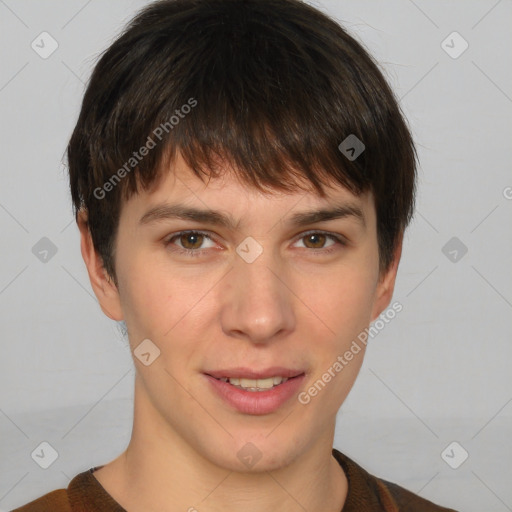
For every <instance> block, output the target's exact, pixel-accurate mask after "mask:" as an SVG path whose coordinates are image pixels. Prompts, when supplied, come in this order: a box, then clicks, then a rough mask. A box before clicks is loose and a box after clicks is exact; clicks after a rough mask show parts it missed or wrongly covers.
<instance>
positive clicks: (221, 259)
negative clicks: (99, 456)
mask: <svg viewBox="0 0 512 512" xmlns="http://www.w3.org/2000/svg"><path fill="white" fill-rule="evenodd" d="M68 160H69V172H70V182H71V194H72V198H73V202H74V205H75V208H76V215H77V223H78V226H79V229H80V233H81V249H82V255H83V258H84V261H85V264H86V266H87V270H88V273H89V277H90V281H91V285H92V287H93V289H94V292H95V294H96V296H97V298H98V301H99V303H100V305H101V308H102V310H103V311H104V313H105V314H106V315H107V316H108V317H110V318H111V319H113V320H116V321H121V320H123V321H124V322H125V323H126V327H127V333H128V337H129V342H130V346H131V349H132V352H133V355H134V358H133V360H134V364H135V366H136V369H137V372H136V379H135V409H134V411H135V412H134V422H133V431H132V437H131V441H130V443H129V445H128V447H127V449H126V451H125V452H124V453H122V454H121V455H120V456H119V457H117V458H116V459H115V460H113V461H111V462H109V463H108V464H105V465H103V466H100V467H99V468H91V469H89V470H88V471H84V472H83V473H80V474H78V475H77V476H75V477H74V478H73V479H72V481H71V482H70V484H69V486H68V488H67V489H66V490H64V489H60V490H57V491H54V492H52V493H49V494H47V495H45V496H43V497H41V498H39V499H37V500H35V501H33V502H31V503H29V504H27V505H25V506H23V507H21V508H19V509H17V510H19V511H24V512H28V511H39V510H41V511H42V510H52V511H107V510H108V511H114V510H115V511H122V510H126V511H129V512H138V511H140V512H150V511H159V512H164V511H167V512H174V511H189V512H192V511H196V510H198V511H210V512H220V511H222V512H232V511H239V510H240V509H242V510H244V511H245V512H264V511H265V512H266V511H268V510H278V511H280V512H292V511H294V512H295V511H306V510H307V511H310V512H320V511H322V512H338V511H341V510H343V511H344V512H350V511H356V510H357V511H387V512H391V511H411V512H413V511H414V512H419V511H443V510H444V511H446V510H448V509H445V508H441V507H439V506H437V505H435V504H433V503H431V502H430V501H427V500H425V499H422V498H421V497H419V496H417V495H415V494H413V493H411V492H409V491H407V490H405V489H403V488H401V487H399V486H397V485H395V484H392V483H389V482H387V481H384V480H381V479H379V478H377V477H374V476H372V475H370V474H368V473H367V472H366V471H365V470H364V469H363V468H361V467H360V466H358V465H357V464H356V463H355V462H354V461H352V460H351V459H349V458H348V457H347V456H345V455H343V454H342V453H340V452H339V451H337V450H333V439H334V431H335V420H336V414H337V412H338V410H339V408H340V406H341V405H342V403H343V401H344V400H345V398H346V397H347V395H348V393H349V391H350V389H351V387H352V385H353V384H354V381H355V379H356V377H357V374H358V372H359V369H360V367H361V364H362V361H363V355H364V352H365V343H361V342H360V341H359V343H358V345H357V346H358V347H359V350H354V349H353V347H354V342H355V341H356V340H361V339H362V338H361V336H360V334H361V333H362V332H364V331H365V329H366V328H367V327H368V326H369V324H370V322H371V321H373V320H375V319H377V317H378V316H379V315H380V314H381V313H383V311H384V310H385V309H386V308H387V307H388V306H389V305H390V301H391V298H392V294H393V288H394V283H395V277H396V272H397V268H398V263H399V260H400V256H401V247H402V237H403V233H404V229H405V228H406V226H407V225H408V223H409V221H410V218H411V215H412V211H413V205H414V192H415V173H416V170H415V169H416V167H415V164H416V155H415V149H414V145H413V142H412V139H411V135H410V132H409V130H408V128H407V126H406V124H405V122H404V119H403V118H402V115H401V113H400V110H399V107H398V105H397V102H396V100H395V98H394V96H393V94H392V92H391V90H390V88H389V86H388V85H387V83H386V81H385V80H384V78H383V76H382V74H381V73H380V72H379V70H378V68H377V66H376V64H375V63H374V62H373V60H372V59H371V57H370V56H369V55H368V54H367V53H366V51H365V50H364V49H363V48H362V47H361V45H360V44H358V43H357V42H356V41H355V40H354V39H353V38H352V37H350V36H349V35H348V34H347V33H346V32H345V31H344V30H343V29H342V28H341V27H340V26H339V25H338V24H337V23H335V22H334V21H332V20H330V19H329V18H328V17H326V16H325V15H324V14H322V13H320V12H319V11H317V10H316V9H314V8H312V7H310V6H308V5H307V4H304V3H301V2H300V1H298V0H245V1H240V0H164V1H160V2H156V3H153V4H151V5H149V6H148V7H147V8H146V9H144V10H143V11H142V12H141V13H139V15H138V16H137V17H136V18H135V19H134V20H133V21H132V22H131V23H130V25H129V26H128V28H127V29H126V31H125V32H124V33H123V35H122V36H120V37H119V38H118V39H117V40H116V41H115V42H114V43H113V44H112V46H111V47H110V48H109V49H108V50H107V51H106V52H105V53H104V54H103V56H102V58H101V59H100V61H99V63H98V64H97V66H96V68H95V70H94V73H93V76H92V78H91V80H90V83H89V85H88V88H87V91H86V94H85V97H84V101H83V105H82V110H81V113H80V117H79V119H78V123H77V125H76V128H75V131H74V133H73V135H72V138H71V140H70V143H69V147H68ZM348 352H350V353H352V356H350V357H348V356H347V353H348Z"/></svg>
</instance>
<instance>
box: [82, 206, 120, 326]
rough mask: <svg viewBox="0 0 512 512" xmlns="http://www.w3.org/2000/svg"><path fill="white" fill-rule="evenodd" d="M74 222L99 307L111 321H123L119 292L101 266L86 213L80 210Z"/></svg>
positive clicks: (100, 259)
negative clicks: (78, 231)
mask: <svg viewBox="0 0 512 512" xmlns="http://www.w3.org/2000/svg"><path fill="white" fill-rule="evenodd" d="M76 222H77V225H78V229H79V230H80V249H81V252H82V258H83V259H84V262H85V266H86V268H87V273H88V274H89V280H90V282H91V286H92V289H93V291H94V294H95V295H96V298H97V299H98V302H99V304H100V307H101V309H102V311H103V313H105V315H107V316H108V317H109V318H111V319H112V320H116V321H120V320H123V313H122V309H121V303H120V300H119V292H118V289H117V287H116V286H115V284H114V283H113V282H112V279H111V278H110V276H109V275H108V273H107V271H106V270H105V268H104V266H103V261H102V258H101V256H100V255H99V254H98V253H97V251H96V248H95V247H94V243H93V240H92V236H91V232H90V230H89V224H88V220H87V212H86V211H85V210H80V211H79V212H78V214H77V218H76Z"/></svg>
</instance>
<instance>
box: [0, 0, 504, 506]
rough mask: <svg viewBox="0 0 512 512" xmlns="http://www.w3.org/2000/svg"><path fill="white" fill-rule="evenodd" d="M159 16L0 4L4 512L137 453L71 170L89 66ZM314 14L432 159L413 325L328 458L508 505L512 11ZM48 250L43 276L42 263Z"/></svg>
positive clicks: (404, 7) (345, 4) (372, 367)
mask: <svg viewBox="0 0 512 512" xmlns="http://www.w3.org/2000/svg"><path fill="white" fill-rule="evenodd" d="M146 3H147V2H146V1H142V0H140V1H135V0H132V1H127V0H122V1H121V0H115V1H113V0H109V1H108V2H107V1H106V0H89V1H84V0H73V1H63V0H62V1H56V0H53V1H45V2H41V1H36V0H33V1H29V0H0V52H1V54H0V55H1V63H0V119H1V137H0V141H1V149H2V151H1V164H0V173H1V188H0V230H1V235H2V236H1V247H2V250H1V265H0V311H1V323H0V325H1V340H2V341H1V343H2V345H1V346H2V357H1V358H0V375H1V379H2V380H1V384H2V385H1V387H0V432H1V435H0V475H1V478H0V509H2V510H9V509H11V508H13V507H15V506H19V505H21V504H23V503H26V502H27V501H29V500H32V499H34V498H36V497H38V496H40V495H42V494H44V493H46V492H49V491H51V490H53V489H56V488H61V487H66V486H67V484H68V483H69V480H70V478H72V477H73V476H74V475H75V474H77V473H78V472H81V471H84V470H86V469H88V468H89V467H92V466H95V465H101V464H104V463H106V462H108V461H110V460H111V459H113V458H114V457H116V456H117V455H118V454H119V453H120V452H121V451H122V450H123V449H124V448H125V446H126V444H127V443H128V441H129V437H130V432H131V418H132V396H133V390H132V386H133V378H134V370H133V363H132V360H131V354H130V351H129V348H128V345H127V341H126V340H124V338H123V336H122V333H121V332H120V330H119V326H118V325H117V324H116V323H115V322H112V321H111V320H109V319H108V318H107V317H105V316H104V315H103V313H102V312H101V310H100V308H99V306H98V304H97V302H96V299H95V297H94V295H93V293H92V290H91V287H90V284H89V281H88V277H87V273H86V270H85V265H84V263H83V261H82V258H81V255H80V250H79V237H78V230H77V228H76V225H75V224H74V222H73V219H72V213H71V201H70V198H69V193H68V189H67V187H68V184H67V175H66V169H65V166H64V165H63V162H64V160H63V157H64V150H65V146H66V144H67V141H68V138H69V136H70V134H71V130H72V128H73V126H74V123H75V122H76V118H77V114H78V109H79V105H80V102H81V97H82V93H83V88H84V82H85V81H86V80H87V78H88V77H89V74H90V71H91V69H92V66H93V64H94V62H95V60H96V57H97V56H98V54H99V53H100V52H101V51H102V50H103V49H105V48H106V47H107V46H108V44H109V43H110V42H111V41H112V40H113V39H114V37H115V35H116V34H117V33H118V32H119V30H120V29H121V28H122V26H123V25H124V23H126V22H127V21H128V20H129V19H130V18H131V16H132V15H133V14H134V13H135V11H136V10H137V9H139V8H140V7H141V6H143V5H145V4H146ZM315 5H317V6H322V8H323V9H324V10H326V11H327V12H329V13H330V14H331V15H334V16H335V17H336V18H337V19H338V20H339V21H341V22H342V23H343V24H344V26H345V27H346V28H347V29H348V30H349V31H350V32H351V33H352V34H353V35H354V36H355V37H356V38H357V39H358V40H360V41H362V42H363V43H364V44H365V45H366V46H367V48H369V50H370V51H371V52H372V54H373V55H374V56H375V57H376V58H377V60H378V61H380V62H381V64H382V68H383V70H384V71H385V74H386V76H387V77H388V80H389V81H390V83H391V85H392V86H393V88H394V90H395V91H396V94H397V96H398V97H399V98H400V101H401V106H402V108H403V110H404V112H405V114H406V116H407V118H408V119H409V122H410V125H411V127H412V129H413V132H414V136H415V138H416V142H417V145H418V149H419V156H420V164H421V165H420V182H419V193H418V202H417V211H416V214H415V217H414V220H413V222H412V224H411V226H410V228H409V230H408V232H407V235H406V239H405V245H404V251H403V256H402V261H401V264H400V268H399V273H398V278H397V284H396V290H395V295H394V300H397V301H399V302H400V303H401V304H402V305H403V310H402V312H400V313H399V314H398V315H397V316H396V318H395V319H394V320H393V321H392V322H390V323H389V324H387V325H386V327H385V328H384V329H382V330H381V331H380V332H379V334H378V335H377V336H375V337H374V338H373V339H372V340H371V342H370V344H369V348H368V351H367V356H366V359H365V362H364V365H363V367H362V370H361V373H360V376H359V379H358V380H357V382H356V384H355V386H354V388H353V390H352V392H351V394H350V395H349V397H348V399H347V401H346V402H345V404H344V405H343V407H342V409H341V410H340V413H339V414H338V423H337V431H336V439H335V447H336V448H338V449H340V450H342V451H344V452H345V453H346V454H347V455H349V456H351V457H352V458H354V459H355V460H356V461H357V462H358V463H360V464H361V465H363V466H364V467H365V468H366V469H367V470H368V471H370V472H372V473H374V474H376V475H378V476H381V477H383V478H385V479H387V480H391V481H394V482H396V483H398V484H401V485H403V486H405V487H407V488H409V489H411V490H412V491H414V492H416V493H419V494H420V495H421V496H424V497H426V498H428V499H431V500H433V501H436V502H439V503H441V504H443V505H445V506H450V507H453V508H457V509H458V510H464V511H482V510H484V509H485V510H486V511H487V512H502V511H506V510H512V487H511V486H510V485H509V484H510V481H511V480H512V470H511V469H510V460H512V446H511V444H512V443H511V434H512V405H511V403H510V402H511V401H512V386H511V384H512V377H511V371H510V367H511V360H512V343H511V341H512V336H511V335H512V265H511V261H512V236H511V233H512V230H511V224H512V223H511V220H512V188H511V187H512V173H511V168H510V162H511V160H512V149H511V140H512V138H511V135H512V133H511V132H512V127H511V123H510V121H511V117H512V115H511V114H512V98H511V97H512V68H511V65H510V64H511V48H512V30H511V28H512V2H511V1H510V0H501V1H496V0H489V1H487V0H482V1H467V0H465V1H462V0H460V1H429V2H427V1H425V0H423V1H420V0H415V1H414V2H413V1H408V0H393V1H389V0H388V1H386V2H382V1H380V2H379V1H376V0H374V1H361V0H359V1H354V0H352V1H335V0H329V1H328V0H324V1H323V2H322V3H321V4H320V3H316V4H315ZM43 31H47V32H49V33H50V34H51V36H52V37H53V38H54V39H55V40H56V41H57V42H58V45H59V46H58V48H57V50H56V51H55V52H54V53H53V54H52V55H51V56H49V57H48V58H47V59H43V58H41V57H40V56H39V55H38V54H37V53H36V52H35V51H34V50H33V49H32V48H31V43H32V41H34V40H36V43H37V41H40V38H38V36H39V34H40V33H41V32H43ZM454 31H457V32H458V33H459V34H460V36H462V38H464V40H465V41H467V43H468V44H469V47H468V48H467V50H466V51H465V52H464V53H462V54H461V55H459V56H457V58H453V56H454V55H455V54H457V53H458V52H459V51H460V50H461V49H462V48H463V41H462V40H461V39H458V36H455V39H454V37H453V36H452V37H451V38H448V40H447V42H446V43H444V45H442V42H443V41H444V40H445V39H446V38H447V36H448V35H449V34H451V33H452V32H454ZM47 43H48V41H47ZM39 44H40V45H41V43H39ZM446 45H449V46H451V47H452V48H447V47H446ZM48 47H49V45H48V44H45V48H48ZM445 49H446V50H448V51H449V52H451V53H452V56H450V55H449V54H448V53H447V52H446V51H445ZM340 142H341V141H340ZM43 237H47V238H48V239H50V240H51V241H52V243H53V244H54V245H55V247H56V249H57V252H56V254H55V255H53V256H52V255H51V253H49V254H48V256H47V257H46V261H41V260H40V258H42V257H43V256H42V254H38V251H37V250H35V251H34V252H35V253H36V254H34V253H33V252H32V248H33V247H34V246H35V245H36V243H38V241H39V240H40V239H41V238H43ZM452 237H457V240H456V241H455V242H452V243H455V245H454V246H451V245H449V246H448V247H447V248H446V249H444V252H443V247H444V246H445V244H447V242H448V241H449V240H450V239H452ZM40 243H44V242H40ZM462 244H463V245H462ZM464 246H465V247H466V248H467V253H466V254H464V255H462V252H463V251H462V250H461V249H463V247H464ZM36 248H39V249H40V247H39V246H36ZM453 250H455V251H457V252H456V253H454V252H453ZM450 251H451V253H450ZM36 255H39V257H36ZM454 258H455V261H453V259H454ZM43 441H46V442H48V443H50V445H51V446H52V447H54V449H55V450H56V451H57V452H58V458H57V460H56V461H55V462H54V463H53V464H52V465H51V466H50V467H49V468H48V469H42V468H41V467H40V466H39V465H38V464H36V462H35V461H34V460H33V458H32V457H31V453H32V452H34V450H36V449H38V447H39V445H40V443H41V442H43ZM453 441H456V442H457V443H458V444H457V445H455V448H453V446H452V447H451V448H449V449H448V451H447V452H444V453H445V456H444V458H443V456H442V455H441V454H442V453H443V451H444V450H445V448H447V446H448V445H449V444H450V443H452V442H453ZM452 448H453V451H452ZM463 450H465V451H467V452H468V454H469V457H468V458H467V460H465V461H464V462H463V463H462V464H461V465H460V466H459V467H458V468H457V469H453V468H452V467H450V466H449V465H448V464H447V462H446V461H450V462H451V463H452V465H457V464H459V463H460V462H461V460H462V455H463V454H464V452H463ZM39 451H40V448H39ZM46 453H48V450H47V452H46ZM446 454H448V456H447V455H446ZM34 458H35V457H34Z"/></svg>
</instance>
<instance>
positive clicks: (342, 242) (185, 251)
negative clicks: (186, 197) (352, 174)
mask: <svg viewBox="0 0 512 512" xmlns="http://www.w3.org/2000/svg"><path fill="white" fill-rule="evenodd" d="M182 235H202V236H204V237H206V238H208V239H209V240H211V241H212V242H214V241H215V240H214V239H213V238H212V237H211V236H210V235H209V234H208V233H206V232H205V231H195V230H187V231H180V232H179V233H174V234H173V235H171V236H170V237H167V238H166V240H165V242H164V243H165V247H168V246H169V245H171V243H172V241H173V240H174V239H175V238H179V237H180V236H182ZM308 235H326V236H327V237H329V238H331V239H332V240H334V241H335V242H337V243H338V244H339V245H341V246H342V247H345V246H347V245H348V244H347V242H346V241H345V239H344V238H343V237H341V236H339V235H335V234H333V233H329V232H327V231H318V230H313V231H307V232H306V233H302V235H301V236H300V237H299V238H298V239H297V241H298V240H301V239H302V238H305V237H307V236H308ZM306 249H308V248H307V247H306ZM337 249H338V247H336V244H335V245H332V246H331V247H329V248H327V249H321V248H320V249H311V250H310V251H312V252H314V253H318V254H324V255H325V254H330V253H332V252H334V251H336V250H337ZM170 250H171V251H172V252H175V253H178V254H180V255H185V256H192V257H197V256H201V255H202V254H203V253H204V252H205V251H208V249H181V248H179V249H170Z"/></svg>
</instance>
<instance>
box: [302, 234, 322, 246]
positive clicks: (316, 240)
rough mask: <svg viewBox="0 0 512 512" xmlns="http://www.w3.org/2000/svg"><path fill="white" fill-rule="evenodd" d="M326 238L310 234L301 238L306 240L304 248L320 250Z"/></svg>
mask: <svg viewBox="0 0 512 512" xmlns="http://www.w3.org/2000/svg"><path fill="white" fill-rule="evenodd" d="M326 238H327V236H326V235H324V234H323V233H311V234H309V235H306V236H304V237H303V239H304V240H307V242H305V243H304V245H306V247H308V248H309V249H322V248H323V246H324V244H325V240H326ZM309 243H310V244H311V246H310V245H308V244H309Z"/></svg>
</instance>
